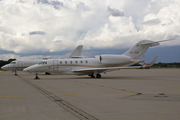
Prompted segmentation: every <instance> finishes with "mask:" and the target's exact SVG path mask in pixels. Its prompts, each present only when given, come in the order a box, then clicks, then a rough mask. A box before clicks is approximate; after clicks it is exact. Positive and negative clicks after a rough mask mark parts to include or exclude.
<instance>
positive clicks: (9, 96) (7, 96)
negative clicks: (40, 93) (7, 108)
mask: <svg viewBox="0 0 180 120" xmlns="http://www.w3.org/2000/svg"><path fill="white" fill-rule="evenodd" d="M8 97H22V96H0V98H8Z"/></svg>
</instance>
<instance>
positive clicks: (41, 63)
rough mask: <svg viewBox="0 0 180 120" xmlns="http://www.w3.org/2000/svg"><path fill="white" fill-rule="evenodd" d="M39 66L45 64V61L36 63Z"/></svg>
mask: <svg viewBox="0 0 180 120" xmlns="http://www.w3.org/2000/svg"><path fill="white" fill-rule="evenodd" d="M38 64H39V65H44V64H47V62H46V61H41V62H40V63H38Z"/></svg>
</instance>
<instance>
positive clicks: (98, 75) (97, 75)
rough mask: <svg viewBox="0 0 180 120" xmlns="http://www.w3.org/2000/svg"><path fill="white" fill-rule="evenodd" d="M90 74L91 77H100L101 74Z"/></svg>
mask: <svg viewBox="0 0 180 120" xmlns="http://www.w3.org/2000/svg"><path fill="white" fill-rule="evenodd" d="M90 76H91V78H95V76H96V78H101V74H96V75H95V76H94V74H92V75H90Z"/></svg>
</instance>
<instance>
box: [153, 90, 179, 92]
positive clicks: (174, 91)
mask: <svg viewBox="0 0 180 120" xmlns="http://www.w3.org/2000/svg"><path fill="white" fill-rule="evenodd" d="M179 91H180V90H162V91H151V92H179Z"/></svg>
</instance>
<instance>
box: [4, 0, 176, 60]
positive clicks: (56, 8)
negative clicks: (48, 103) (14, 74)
mask: <svg viewBox="0 0 180 120" xmlns="http://www.w3.org/2000/svg"><path fill="white" fill-rule="evenodd" d="M170 38H175V39H176V40H174V41H170V42H164V43H162V44H161V45H160V46H158V47H155V48H151V49H149V50H148V52H147V53H146V56H147V57H146V59H147V61H148V62H150V61H151V60H152V59H153V58H154V57H155V56H156V55H158V56H159V60H158V61H159V62H161V61H162V62H179V61H180V0H0V59H3V60H6V59H9V58H16V59H37V58H43V57H52V58H59V57H64V56H67V55H68V54H69V53H70V52H71V51H73V50H74V49H75V47H76V46H77V45H80V44H81V45H84V47H83V55H85V56H89V57H92V56H94V55H96V54H102V53H109V54H111V53H115V54H118V53H119V54H122V53H123V52H125V51H126V50H127V49H129V48H130V47H132V46H133V45H134V44H135V43H136V42H138V41H140V40H144V39H148V40H153V41H159V40H165V39H170ZM149 60H150V61H149Z"/></svg>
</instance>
